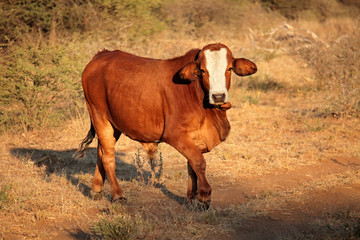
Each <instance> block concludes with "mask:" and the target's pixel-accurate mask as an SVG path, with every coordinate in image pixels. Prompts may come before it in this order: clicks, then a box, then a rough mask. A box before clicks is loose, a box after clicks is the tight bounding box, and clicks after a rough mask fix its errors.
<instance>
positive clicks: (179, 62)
mask: <svg viewBox="0 0 360 240" xmlns="http://www.w3.org/2000/svg"><path fill="white" fill-rule="evenodd" d="M231 71H233V72H234V73H235V74H237V75H239V76H247V75H251V74H254V73H255V72H256V71H257V66H256V65H255V64H254V63H253V62H251V61H250V60H247V59H245V58H234V57H233V55H232V53H231V51H230V49H229V48H228V47H227V46H226V45H224V44H221V43H215V44H209V45H206V46H205V47H203V48H202V49H192V50H190V51H188V52H187V53H186V54H185V55H183V56H180V57H176V58H173V59H167V60H161V59H151V58H144V57H139V56H136V55H132V54H129V53H126V52H123V51H120V50H114V51H108V50H103V51H101V52H99V53H97V54H96V55H95V56H94V57H93V59H92V60H91V61H90V62H89V63H88V65H87V66H86V67H85V69H84V72H83V74H82V86H83V90H84V94H85V100H86V105H87V108H88V111H89V115H90V119H91V127H90V130H89V132H88V134H87V136H86V137H85V139H84V140H83V141H82V143H81V144H80V147H79V149H78V150H77V152H76V153H75V155H76V157H77V158H80V157H83V156H84V153H85V150H86V149H87V148H88V145H89V144H90V143H91V142H92V140H93V138H94V137H95V134H96V135H97V137H98V146H97V163H96V169H95V173H94V177H93V181H92V191H93V193H95V196H97V198H101V195H102V191H103V184H104V180H105V174H106V175H107V177H108V180H109V183H110V186H111V198H112V201H124V200H125V201H126V198H125V197H124V193H123V191H122V189H121V187H120V186H119V184H118V181H117V179H116V175H115V143H116V141H117V140H118V139H119V137H120V135H121V134H122V133H123V134H125V135H126V136H128V137H129V138H131V139H133V140H135V141H138V142H140V143H141V144H142V145H143V146H144V148H145V150H146V151H147V153H148V156H149V157H150V158H151V157H152V156H153V155H154V153H155V151H156V149H157V146H158V143H160V142H165V143H167V144H169V145H171V146H172V147H174V148H175V149H176V150H177V151H179V152H180V153H181V154H182V155H183V156H184V157H185V158H186V159H187V167H188V175H189V176H188V187H187V201H188V202H189V203H192V202H194V200H196V199H197V200H199V201H200V203H202V204H203V205H205V206H206V208H208V207H209V204H210V200H211V186H210V184H209V183H208V181H207V179H206V176H205V169H206V162H205V159H204V157H203V153H206V152H209V151H210V150H211V149H213V148H214V147H215V146H216V145H218V144H219V143H220V142H222V141H224V140H225V138H226V137H227V136H228V134H229V131H230V124H229V121H228V119H227V117H226V111H227V110H228V109H230V108H231V104H230V102H229V99H230V98H229V88H230V83H231Z"/></svg>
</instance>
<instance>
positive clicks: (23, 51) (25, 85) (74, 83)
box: [0, 43, 84, 130]
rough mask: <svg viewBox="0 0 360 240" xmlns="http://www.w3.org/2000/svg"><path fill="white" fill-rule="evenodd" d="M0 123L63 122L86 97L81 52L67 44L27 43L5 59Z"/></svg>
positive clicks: (0, 74)
mask: <svg viewBox="0 0 360 240" xmlns="http://www.w3.org/2000/svg"><path fill="white" fill-rule="evenodd" d="M1 66H2V67H1V68H2V69H1V72H0V87H1V88H0V89H1V90H0V116H1V117H0V124H1V126H2V130H4V128H5V129H9V128H13V129H16V130H17V129H19V128H18V127H17V126H22V128H23V129H25V130H30V129H33V128H35V127H41V126H44V125H56V124H59V123H60V122H61V121H62V120H63V119H62V118H63V117H64V115H65V114H64V112H67V113H68V114H70V113H71V111H74V110H76V109H74V107H76V104H77V101H78V99H79V98H81V97H82V90H81V84H80V79H81V71H82V69H83V67H84V64H83V61H81V58H80V56H79V55H77V54H76V53H75V52H73V50H71V49H70V48H69V47H67V46H66V45H62V44H57V45H52V44H46V43H43V44H40V43H24V44H22V45H19V46H14V47H12V49H11V52H9V53H8V55H7V56H6V57H5V58H4V59H2V64H1Z"/></svg>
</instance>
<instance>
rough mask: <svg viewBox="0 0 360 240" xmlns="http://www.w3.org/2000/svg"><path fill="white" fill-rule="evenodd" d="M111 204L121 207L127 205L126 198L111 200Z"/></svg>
mask: <svg viewBox="0 0 360 240" xmlns="http://www.w3.org/2000/svg"><path fill="white" fill-rule="evenodd" d="M111 202H112V203H119V204H121V205H126V204H127V198H125V197H119V198H116V199H112V200H111Z"/></svg>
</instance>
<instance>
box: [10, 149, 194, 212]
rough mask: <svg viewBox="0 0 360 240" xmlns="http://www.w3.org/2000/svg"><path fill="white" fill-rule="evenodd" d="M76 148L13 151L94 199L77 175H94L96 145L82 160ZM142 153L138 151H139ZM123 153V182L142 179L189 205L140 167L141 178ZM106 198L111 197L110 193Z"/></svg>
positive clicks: (119, 159) (119, 171) (120, 171)
mask: <svg viewBox="0 0 360 240" xmlns="http://www.w3.org/2000/svg"><path fill="white" fill-rule="evenodd" d="M75 151H76V149H72V150H66V151H56V150H51V149H37V148H13V149H12V150H11V154H12V155H13V156H14V157H16V158H18V159H30V160H31V161H32V162H33V163H34V164H35V165H37V166H38V167H45V174H46V175H47V176H50V175H51V174H57V175H60V176H65V177H66V178H67V179H68V180H69V181H70V182H71V183H72V184H73V185H74V186H76V187H78V189H79V190H80V191H81V192H82V193H83V194H84V195H85V196H86V197H88V198H92V195H91V188H90V187H89V186H88V185H87V184H84V183H83V182H82V181H81V180H80V179H79V177H78V176H80V175H82V174H87V173H88V174H91V175H92V174H93V173H94V171H95V166H96V156H97V153H96V148H89V149H88V150H87V152H86V156H85V157H84V158H83V159H75V158H74V157H73V155H74V153H75ZM138 154H139V153H138ZM124 156H125V154H124V153H119V152H117V153H116V155H115V159H116V165H117V170H116V175H117V177H118V178H119V179H120V180H122V181H129V182H133V181H141V182H142V183H143V184H147V185H152V186H154V187H156V188H158V189H160V190H161V191H162V193H163V194H164V195H165V196H167V197H168V198H169V199H171V200H173V201H175V202H177V203H178V204H179V205H187V204H186V198H185V197H181V196H179V195H176V194H174V193H173V192H171V191H170V190H169V189H168V188H167V187H166V186H165V184H163V183H156V182H152V180H153V179H152V177H153V174H152V173H151V172H150V171H145V170H141V178H139V167H136V166H135V165H133V164H128V163H126V162H124V161H123V160H122V158H123V157H124ZM107 198H108V199H109V200H110V196H109V195H108V196H107Z"/></svg>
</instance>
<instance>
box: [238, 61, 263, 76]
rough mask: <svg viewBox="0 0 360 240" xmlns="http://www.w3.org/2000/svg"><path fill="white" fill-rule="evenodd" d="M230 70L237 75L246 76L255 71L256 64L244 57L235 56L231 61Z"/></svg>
mask: <svg viewBox="0 0 360 240" xmlns="http://www.w3.org/2000/svg"><path fill="white" fill-rule="evenodd" d="M232 70H233V71H234V72H235V73H236V74H237V75H239V76H247V75H251V74H254V73H256V71H257V66H256V64H255V63H253V62H252V61H250V60H247V59H245V58H235V59H234V60H233V62H232Z"/></svg>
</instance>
